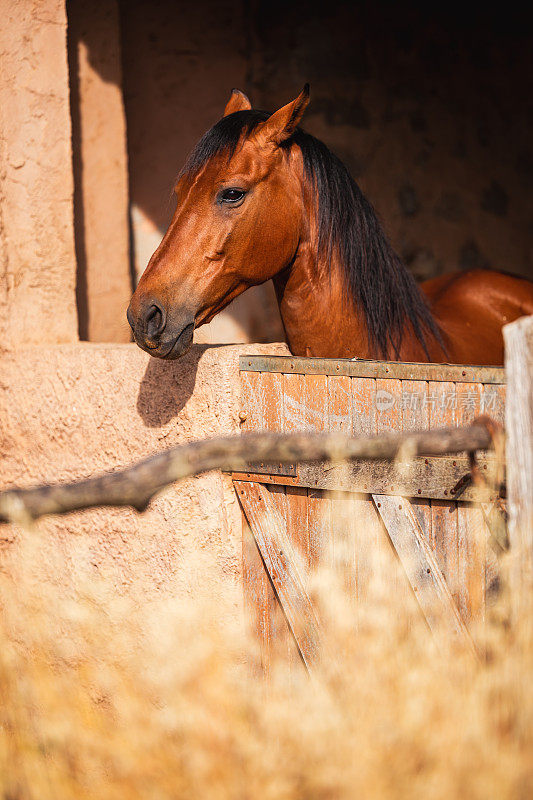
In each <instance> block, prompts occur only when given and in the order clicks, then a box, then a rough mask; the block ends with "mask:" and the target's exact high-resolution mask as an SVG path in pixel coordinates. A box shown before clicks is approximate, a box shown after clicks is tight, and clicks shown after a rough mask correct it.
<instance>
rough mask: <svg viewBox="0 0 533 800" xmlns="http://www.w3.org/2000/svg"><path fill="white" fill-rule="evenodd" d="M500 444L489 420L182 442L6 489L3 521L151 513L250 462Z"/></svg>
mask: <svg viewBox="0 0 533 800" xmlns="http://www.w3.org/2000/svg"><path fill="white" fill-rule="evenodd" d="M490 448H492V437H491V434H490V433H489V430H488V429H487V427H486V425H485V424H482V423H480V424H473V425H469V426H465V427H462V428H442V429H438V430H433V431H422V432H419V433H409V434H394V433H389V434H384V435H380V436H373V437H355V438H352V437H349V436H346V435H344V434H340V433H331V434H315V433H288V434H282V433H246V434H243V435H242V436H227V437H221V438H214V439H204V440H201V441H197V442H193V443H192V444H186V445H180V446H178V447H174V448H171V449H169V450H166V451H165V452H163V453H159V454H158V455H155V456H152V457H150V458H147V459H144V460H143V461H139V462H138V463H137V464H133V465H132V466H130V467H127V468H125V469H122V470H117V471H116V472H111V473H106V474H104V475H100V476H98V477H95V478H88V479H86V480H83V481H76V482H74V483H63V484H48V485H44V486H37V487H35V488H31V489H11V490H8V491H5V492H1V493H0V522H14V521H22V520H24V519H36V518H37V517H42V516H43V515H45V514H65V513H68V512H70V511H76V510H78V509H82V508H91V507H94V506H133V508H135V509H137V511H144V509H145V508H146V506H147V505H148V503H149V501H150V500H151V498H152V497H153V496H154V495H155V494H156V493H157V492H159V491H161V489H164V488H165V486H168V485H169V484H171V483H174V482H175V481H179V480H183V479H184V478H188V477H190V476H192V475H198V474H200V473H202V472H208V471H209V470H213V469H220V470H223V471H227V472H232V471H235V472H238V471H247V470H249V463H250V462H254V461H262V462H263V463H265V464H268V463H269V462H271V463H279V462H280V461H281V462H310V461H335V462H340V461H345V460H352V459H374V460H375V459H377V460H385V461H388V460H393V459H395V458H396V457H397V456H398V454H399V453H400V452H402V453H405V452H409V453H410V454H412V455H413V456H439V455H446V454H449V453H461V452H473V451H475V450H487V449H490Z"/></svg>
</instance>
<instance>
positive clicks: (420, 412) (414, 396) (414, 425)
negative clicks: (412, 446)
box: [401, 381, 467, 543]
mask: <svg viewBox="0 0 533 800" xmlns="http://www.w3.org/2000/svg"><path fill="white" fill-rule="evenodd" d="M401 408H402V431H403V432H404V433H405V432H408V431H417V430H424V429H427V428H429V407H428V384H427V381H402V395H401ZM426 460H428V461H429V459H425V460H424V466H425V467H426V469H427V468H428V467H429V464H425V461H426ZM454 462H455V463H454ZM450 466H451V467H452V469H455V468H457V460H456V459H452V461H451V465H450ZM465 467H467V464H465ZM412 475H413V466H412V465H411V467H410V468H409V471H408V476H407V478H405V477H404V479H403V483H404V484H409V486H408V489H407V491H406V496H407V497H411V505H412V507H413V511H414V512H415V514H416V517H417V519H418V522H419V524H420V527H421V528H422V531H423V533H424V536H425V537H426V541H427V542H428V543H429V542H430V541H431V507H430V503H429V500H428V499H425V498H426V497H428V495H427V493H426V492H425V491H424V486H423V485H422V483H421V482H420V481H417V483H418V484H419V485H418V486H414V485H412V484H411V483H410V480H409V479H410V478H411V476H412ZM457 482H458V481H456V482H455V483H454V484H453V485H452V487H451V488H453V487H454V486H456V485H457ZM436 485H437V486H438V487H440V489H441V490H442V491H444V489H445V488H446V486H448V491H450V483H447V482H446V481H442V480H439V481H438V483H436Z"/></svg>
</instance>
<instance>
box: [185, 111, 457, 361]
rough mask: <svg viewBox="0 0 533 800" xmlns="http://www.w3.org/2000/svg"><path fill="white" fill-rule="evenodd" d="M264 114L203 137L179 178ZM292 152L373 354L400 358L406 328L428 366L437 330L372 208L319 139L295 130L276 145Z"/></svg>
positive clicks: (235, 117) (233, 117) (224, 124)
mask: <svg viewBox="0 0 533 800" xmlns="http://www.w3.org/2000/svg"><path fill="white" fill-rule="evenodd" d="M268 117H269V114H267V113H266V112H263V111H258V110H251V111H237V112H235V113H234V114H229V115H228V116H226V117H223V118H222V119H221V120H220V121H219V122H217V124H216V125H214V126H213V127H212V128H211V129H210V130H209V131H207V133H205V134H204V135H203V136H202V138H201V139H200V141H199V142H198V144H197V145H196V147H195V148H194V149H193V151H192V152H191V154H190V155H189V157H188V159H187V161H186V163H185V166H184V168H183V170H182V172H181V174H195V173H197V172H198V171H199V170H200V169H201V168H202V167H203V166H204V165H205V164H206V163H207V162H208V161H209V160H210V159H211V158H213V157H214V156H216V155H219V154H221V153H226V154H227V156H228V159H230V158H231V157H232V156H233V154H234V153H235V151H236V149H237V146H238V145H239V142H241V141H242V139H243V138H246V137H248V136H249V135H250V134H251V133H252V131H253V130H254V128H256V127H257V126H258V125H259V124H260V123H261V122H264V121H265V120H266V119H268ZM293 146H297V147H299V148H300V150H301V152H302V156H303V162H304V170H305V175H306V179H307V181H308V183H309V184H310V186H311V187H312V188H313V189H314V191H315V194H316V199H317V214H318V251H319V255H321V256H322V258H323V259H324V261H325V263H330V260H331V257H332V255H333V254H334V253H335V252H336V253H337V254H338V256H339V260H340V263H341V265H342V267H343V269H344V271H345V281H346V291H347V294H348V296H349V297H351V298H353V300H354V301H355V302H356V303H357V305H358V306H359V307H360V308H361V310H362V312H363V314H364V317H365V321H366V326H367V331H368V340H369V346H370V348H371V352H374V353H376V354H378V355H379V356H381V357H384V358H387V356H388V355H389V354H390V353H391V351H392V352H393V353H394V354H395V355H396V357H398V356H399V350H400V347H401V343H402V336H403V333H404V332H405V330H406V328H407V327H409V326H411V327H412V330H413V332H414V334H415V336H416V338H417V339H418V340H419V342H420V343H421V345H422V347H423V348H424V351H425V353H426V355H427V356H428V358H429V353H428V348H427V342H426V336H427V334H428V333H429V334H430V335H432V336H434V337H435V338H436V339H437V341H438V342H439V343H440V344H441V346H442V348H443V350H444V345H443V343H442V338H441V334H440V331H439V328H438V325H437V323H436V321H435V319H434V317H433V315H432V314H431V311H430V309H429V306H428V304H427V302H426V300H425V298H424V296H423V294H422V292H421V291H420V289H419V288H418V286H417V285H416V282H415V280H414V278H413V276H412V275H411V273H410V272H409V271H408V270H407V268H406V267H405V266H404V264H403V263H402V261H401V260H400V258H399V256H398V255H397V254H396V253H395V251H394V249H393V248H392V246H391V244H390V242H389V240H388V239H387V236H386V235H385V232H384V231H383V228H382V227H381V224H380V222H379V220H378V218H377V215H376V212H375V211H374V209H373V207H372V205H371V204H370V203H369V201H368V200H367V199H366V198H365V196H364V195H363V193H362V191H361V189H360V188H359V186H358V185H357V183H356V182H355V181H354V180H353V178H352V177H351V175H350V173H349V172H348V170H347V169H346V167H345V166H344V164H343V163H342V162H341V161H340V159H339V158H337V156H335V155H334V154H333V153H332V152H331V151H330V150H329V149H328V148H327V147H326V145H325V144H324V143H323V142H321V141H320V140H319V139H316V138H315V137H314V136H311V135H310V134H308V133H306V132H305V131H303V130H302V129H301V128H297V129H296V131H295V133H294V134H293V135H292V136H291V137H290V138H289V139H287V140H286V141H284V142H283V143H282V144H281V147H282V148H283V149H285V150H289V149H290V148H291V147H293Z"/></svg>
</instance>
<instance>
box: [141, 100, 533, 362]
mask: <svg viewBox="0 0 533 800" xmlns="http://www.w3.org/2000/svg"><path fill="white" fill-rule="evenodd" d="M308 102H309V87H308V86H306V87H305V88H304V90H303V91H302V92H301V94H300V95H299V96H298V97H297V98H296V100H294V101H293V102H292V103H289V104H288V105H286V106H284V107H283V108H281V109H279V110H278V111H276V112H275V113H274V114H272V115H271V116H269V115H268V114H265V113H263V112H260V111H254V110H252V109H251V106H250V102H249V100H248V98H247V97H246V96H245V95H244V94H243V93H242V92H239V91H238V90H233V92H232V94H231V97H230V99H229V102H228V104H227V106H226V110H225V114H224V117H223V118H222V119H221V120H220V121H219V122H218V123H217V124H216V125H215V126H214V127H213V128H212V129H211V130H210V131H208V132H207V133H206V134H205V135H204V136H203V138H202V139H201V140H200V141H199V143H198V144H197V145H196V147H195V149H194V150H193V152H192V153H191V155H190V156H189V159H188V161H187V163H186V164H185V167H184V168H183V170H182V172H181V174H180V176H179V179H178V182H177V185H176V187H175V192H176V195H177V200H178V205H177V209H176V213H175V214H174V217H173V219H172V222H171V223H170V226H169V228H168V231H167V232H166V234H165V236H164V238H163V240H162V242H161V244H160V245H159V247H158V248H157V250H156V252H155V253H154V255H153V256H152V258H151V259H150V263H149V264H148V266H147V268H146V270H145V272H144V274H143V276H142V277H141V280H140V281H139V285H138V287H137V290H136V291H135V293H134V295H133V298H132V300H131V304H130V307H129V309H128V320H129V322H130V325H131V327H132V329H133V333H134V337H135V340H136V342H137V344H138V345H139V346H140V347H142V348H143V349H145V350H147V351H148V352H149V353H150V354H151V355H153V356H157V357H158V358H178V357H179V356H181V355H182V354H183V353H184V352H185V351H186V350H187V349H188V348H189V346H190V344H191V342H192V337H193V332H194V328H195V327H196V326H198V325H203V324H204V323H205V322H209V321H210V320H211V319H212V318H213V317H214V316H215V314H218V312H219V311H221V309H223V308H224V307H225V306H227V305H228V303H230V302H231V301H232V300H233V299H234V298H235V297H237V295H239V294H241V293H242V292H244V291H246V289H248V288H249V287H250V286H253V285H255V284H259V283H263V282H264V281H267V280H269V279H270V278H272V279H273V281H274V286H275V289H276V294H277V298H278V302H279V307H280V312H281V317H282V320H283V324H284V326H285V332H286V335H287V342H288V344H289V347H290V349H291V351H292V352H293V353H294V354H295V355H305V356H322V357H332V358H340V357H349V358H352V357H354V356H357V357H360V358H389V359H394V360H400V361H427V360H432V361H453V362H456V363H473V364H501V363H502V361H503V341H502V333H501V329H502V325H504V324H505V323H506V322H510V321H511V320H514V319H516V318H517V317H520V316H522V315H524V314H531V313H533V283H530V282H529V281H527V280H524V279H520V278H516V277H512V276H511V275H507V274H504V273H500V272H493V271H488V270H473V271H470V272H462V273H456V274H452V275H446V276H444V277H441V278H436V279H434V280H431V281H427V282H426V283H424V284H422V286H421V289H422V291H421V290H420V289H419V288H418V287H417V285H416V284H415V281H414V280H413V278H412V277H411V275H410V273H409V272H408V271H407V269H406V268H405V267H404V266H403V264H402V263H401V261H400V259H399V258H398V256H397V255H396V253H395V252H394V250H393V249H392V247H391V245H390V244H389V242H388V240H387V238H386V236H385V234H384V233H383V230H382V229H381V226H380V224H379V222H378V220H377V217H376V214H375V212H374V210H373V208H372V206H371V205H370V204H369V202H368V201H367V200H366V199H365V197H364V196H363V194H362V192H361V190H360V189H359V187H358V186H357V184H356V183H355V182H354V181H353V180H352V178H351V177H350V175H349V174H348V172H347V170H346V169H345V167H344V166H343V165H342V163H341V162H340V161H339V160H338V159H337V158H336V157H335V156H334V155H333V154H332V153H331V152H330V151H329V150H328V149H327V147H326V146H325V145H324V144H323V143H322V142H320V141H318V140H317V139H315V138H314V137H313V136H310V135H309V134H307V133H304V131H302V130H301V129H300V128H299V127H298V123H299V121H300V119H301V118H302V115H303V113H304V111H305V108H306V106H307V104H308Z"/></svg>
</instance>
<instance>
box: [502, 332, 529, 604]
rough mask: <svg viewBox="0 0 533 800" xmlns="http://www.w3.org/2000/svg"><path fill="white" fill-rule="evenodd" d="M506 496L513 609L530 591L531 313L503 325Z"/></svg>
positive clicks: (524, 600) (522, 601)
mask: <svg viewBox="0 0 533 800" xmlns="http://www.w3.org/2000/svg"><path fill="white" fill-rule="evenodd" d="M503 335H504V340H505V369H506V373H507V407H506V414H505V426H506V434H507V445H506V461H507V496H508V502H509V540H510V544H511V568H510V579H511V587H512V589H513V597H514V609H515V612H518V613H520V614H524V613H527V611H528V608H530V606H531V599H532V593H533V316H531V317H523V318H522V319H519V320H517V321H516V322H512V323H511V324H509V325H506V326H505V327H504V329H503Z"/></svg>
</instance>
